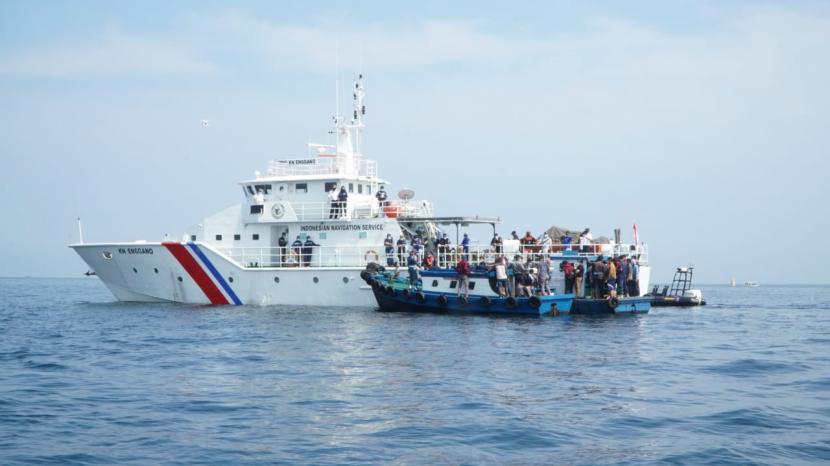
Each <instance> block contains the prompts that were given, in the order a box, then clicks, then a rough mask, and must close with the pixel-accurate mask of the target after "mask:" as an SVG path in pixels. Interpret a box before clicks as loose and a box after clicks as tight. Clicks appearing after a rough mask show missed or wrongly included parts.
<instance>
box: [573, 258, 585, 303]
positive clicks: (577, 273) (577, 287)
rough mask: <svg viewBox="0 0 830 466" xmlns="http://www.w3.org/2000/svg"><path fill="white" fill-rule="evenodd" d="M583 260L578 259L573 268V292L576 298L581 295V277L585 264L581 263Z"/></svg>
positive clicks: (583, 274)
mask: <svg viewBox="0 0 830 466" xmlns="http://www.w3.org/2000/svg"><path fill="white" fill-rule="evenodd" d="M583 262H584V261H583V260H580V261H579V263H577V264H576V268H575V269H574V293H575V295H576V296H575V297H577V298H581V297H582V279H583V277H585V266H584V265H582V263H583Z"/></svg>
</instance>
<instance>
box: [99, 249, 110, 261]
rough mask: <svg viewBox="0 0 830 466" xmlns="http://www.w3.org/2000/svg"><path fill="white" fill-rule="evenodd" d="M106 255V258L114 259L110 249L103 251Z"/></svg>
mask: <svg viewBox="0 0 830 466" xmlns="http://www.w3.org/2000/svg"><path fill="white" fill-rule="evenodd" d="M101 254H102V255H103V256H104V259H107V260H110V259H112V253H111V252H109V251H104V252H102V253H101Z"/></svg>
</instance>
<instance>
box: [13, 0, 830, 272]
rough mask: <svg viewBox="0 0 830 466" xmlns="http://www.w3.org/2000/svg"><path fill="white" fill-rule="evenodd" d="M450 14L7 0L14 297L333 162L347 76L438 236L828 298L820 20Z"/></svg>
mask: <svg viewBox="0 0 830 466" xmlns="http://www.w3.org/2000/svg"><path fill="white" fill-rule="evenodd" d="M445 3H446V2H419V3H418V4H417V5H414V4H413V5H410V6H399V5H397V4H393V3H392V2H338V3H324V2H315V3H309V2H297V3H293V4H288V3H285V4H283V3H278V2H235V3H234V4H233V5H232V6H229V5H230V4H229V3H225V2H212V1H199V2H139V3H123V2H40V1H26V2H23V1H21V2H13V1H5V2H2V3H0V141H2V144H0V156H2V159H3V162H4V166H5V170H4V171H3V175H2V183H0V198H2V199H3V201H2V203H0V208H1V209H2V211H0V214H2V215H3V218H5V219H7V220H6V221H4V222H3V223H4V227H3V229H2V232H0V276H19V275H35V276H77V275H78V274H80V273H81V272H83V271H85V270H86V269H85V267H84V265H83V263H82V262H81V261H80V259H79V258H77V257H75V256H74V253H72V252H71V251H70V250H69V249H68V248H66V247H65V245H66V244H68V243H70V242H73V241H75V240H76V239H77V232H76V226H75V222H74V219H75V218H76V217H77V216H79V215H80V216H81V217H83V219H84V226H85V231H86V239H87V240H88V241H108V240H134V239H146V240H157V239H160V238H161V237H162V236H163V235H164V234H165V233H169V234H178V233H179V232H181V231H182V230H183V229H184V228H185V227H186V226H187V225H190V224H193V223H198V222H199V221H200V220H201V218H203V217H204V216H205V215H208V214H211V213H213V212H215V211H217V210H219V209H221V208H223V207H225V206H227V205H230V204H233V203H236V202H238V201H239V200H240V199H239V198H240V192H239V189H238V187H237V185H236V182H237V181H239V180H241V179H246V178H249V177H250V176H251V175H252V173H253V171H254V170H262V169H263V168H264V167H265V165H266V163H267V161H268V160H270V159H273V158H280V157H291V156H297V155H303V154H305V153H306V149H305V143H306V142H308V140H309V139H312V140H316V141H325V140H326V138H327V137H328V136H327V134H326V133H327V131H328V129H329V127H328V124H329V121H330V116H331V114H332V112H333V108H334V99H333V94H334V81H335V77H336V76H337V75H338V73H337V72H336V69H337V68H336V66H335V63H338V64H339V77H340V79H341V82H342V83H343V87H344V88H345V87H346V86H347V85H348V84H347V83H348V81H349V80H350V79H351V78H352V77H353V76H354V74H355V73H357V72H358V71H363V72H364V74H365V75H366V85H367V105H368V108H369V113H368V119H367V124H368V129H367V132H366V139H365V145H364V152H365V153H366V154H367V156H369V157H370V158H373V159H376V160H378V161H379V162H380V168H381V173H382V175H383V176H384V177H385V178H388V179H390V180H391V181H392V182H393V188H397V187H401V186H403V185H406V186H410V187H413V188H415V190H416V192H417V193H418V195H419V196H420V197H424V198H427V199H432V200H433V201H434V202H435V204H436V206H437V212H438V213H439V214H442V215H457V214H479V215H498V216H501V217H502V218H503V219H504V220H505V224H504V226H503V227H502V230H503V231H510V230H513V229H516V230H526V229H530V230H532V231H534V232H539V231H541V230H543V229H544V228H547V227H548V226H550V225H558V226H566V227H570V228H582V227H585V226H590V227H591V228H592V230H593V231H596V232H598V233H610V232H611V231H612V229H613V228H615V227H621V228H622V229H623V234H624V236H627V237H630V226H631V224H632V223H634V222H636V223H637V224H638V225H639V227H640V232H641V238H642V239H643V240H645V241H647V242H648V243H649V245H650V248H651V258H652V265H653V266H654V267H655V277H656V280H658V281H660V280H667V279H669V278H670V277H671V272H672V270H673V268H674V267H675V266H679V265H685V264H689V263H692V264H694V265H695V266H696V267H697V271H698V276H699V279H700V280H701V281H703V282H717V283H723V282H726V281H727V280H728V279H729V277H731V276H735V277H736V278H737V279H738V280H739V281H743V280H755V281H759V282H763V283H825V284H826V283H829V282H830V274H828V272H827V271H826V267H825V266H824V264H825V263H827V262H828V260H830V254H828V252H827V251H826V250H825V248H823V247H820V246H814V245H815V244H819V243H820V242H821V239H822V238H823V234H824V233H826V232H827V231H828V226H830V225H828V223H830V221H828V215H827V214H828V208H827V207H826V206H825V204H826V202H827V200H828V199H830V188H828V183H827V181H826V178H827V173H828V168H829V167H828V161H827V155H828V154H827V152H828V148H829V147H830V144H828V142H830V136H828V131H827V128H828V127H830V125H829V124H828V123H830V119H829V118H828V109H830V90H828V86H827V83H828V82H830V58H828V57H830V6H827V5H826V3H823V2H749V1H744V2H729V1H718V2H705V1H697V2H691V1H689V2H684V1H676V2H657V1H654V2H610V1H609V2H539V3H511V2H466V3H462V2H452V4H451V5H445ZM203 118H206V119H210V120H211V126H210V127H209V128H208V129H207V130H205V129H203V128H201V127H200V125H199V121H200V120H201V119H203ZM481 239H484V238H481ZM805 255H806V256H807V257H806V258H805V257H803V256H805ZM805 259H806V260H805Z"/></svg>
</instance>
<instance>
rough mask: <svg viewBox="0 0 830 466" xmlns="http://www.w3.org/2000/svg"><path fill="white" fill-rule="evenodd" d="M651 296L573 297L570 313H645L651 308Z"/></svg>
mask: <svg viewBox="0 0 830 466" xmlns="http://www.w3.org/2000/svg"><path fill="white" fill-rule="evenodd" d="M651 302H652V301H651V298H650V297H648V296H640V297H627V298H617V297H610V298H608V299H590V298H580V299H575V300H574V302H573V306H572V307H571V314H582V315H597V314H647V313H648V311H649V310H650V309H651Z"/></svg>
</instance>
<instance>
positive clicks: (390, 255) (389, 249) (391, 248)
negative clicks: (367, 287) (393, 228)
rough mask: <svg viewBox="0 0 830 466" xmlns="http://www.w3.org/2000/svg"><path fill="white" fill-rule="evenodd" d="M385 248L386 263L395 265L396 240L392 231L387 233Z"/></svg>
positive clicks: (384, 242)
mask: <svg viewBox="0 0 830 466" xmlns="http://www.w3.org/2000/svg"><path fill="white" fill-rule="evenodd" d="M383 249H384V252H386V265H388V266H390V267H391V266H393V265H395V240H394V239H393V238H392V233H387V234H386V239H384V240H383Z"/></svg>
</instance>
